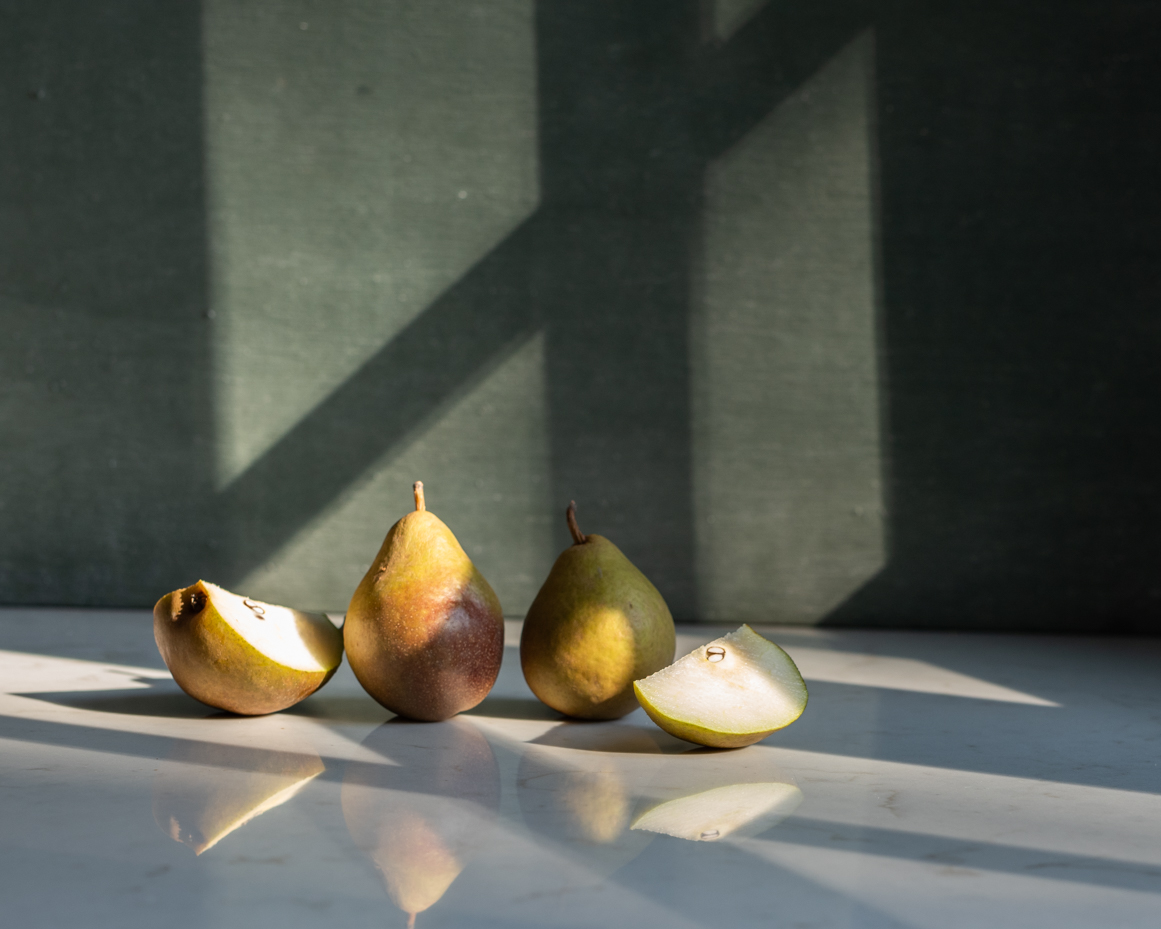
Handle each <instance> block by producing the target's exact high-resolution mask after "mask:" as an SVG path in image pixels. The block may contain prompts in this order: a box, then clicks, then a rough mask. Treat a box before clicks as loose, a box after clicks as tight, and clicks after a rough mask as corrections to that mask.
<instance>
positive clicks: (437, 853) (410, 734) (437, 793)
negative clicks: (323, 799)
mask: <svg viewBox="0 0 1161 929" xmlns="http://www.w3.org/2000/svg"><path fill="white" fill-rule="evenodd" d="M363 747H364V748H365V749H368V750H369V752H368V755H369V757H370V758H372V759H375V756H376V755H378V756H381V757H380V758H378V759H375V760H356V761H350V762H348V763H347V767H346V772H345V773H344V775H343V787H342V794H341V803H342V809H343V818H344V819H345V820H346V823H347V831H348V832H350V834H351V838H352V839H353V840H354V842H355V844H356V845H358V846H359V848H361V849H362V850H363V852H364V853H365V854H366V855H367V856H368V857H369V858H370V859H371V861H372V862H373V863H374V865H375V867H376V868H377V869H378V871H379V873H380V875H381V876H382V878H383V883H384V886H385V888H386V890H387V895H388V896H389V897H390V898H391V901H392V902H393V903H394V904H395V905H396V906H397V907H399V909H401V910H403V912H405V913H407V914H408V917H409V919H408V925H413V924H414V921H415V914H416V913H422V912H423V911H424V910H427V909H429V908H430V907H431V906H433V905H434V904H435V903H437V902H438V901H439V900H440V899H441V898H442V897H443V895H444V894H445V893H446V892H447V890H448V888H449V887H450V886H451V885H452V883H453V882H454V881H455V879H456V878H457V877H459V875H460V873H461V872H462V871H463V869H464V868H465V867H466V866H467V864H468V863H469V862H470V860H471V859H472V858H474V857H475V856H476V855H477V854H479V853H480V852H481V851H482V850H484V849H485V848H487V847H488V844H489V838H490V835H491V831H492V828H493V823H494V820H495V817H496V811H497V809H498V808H499V806H500V771H499V767H498V766H497V764H496V759H495V756H494V755H493V754H492V749H491V746H489V745H488V742H487V740H486V739H485V738H484V737H483V736H482V735H481V734H480V732H479V730H478V729H476V728H475V726H473V725H472V724H471V723H469V722H468V721H467V720H465V719H454V720H449V721H447V722H443V723H439V724H437V725H434V726H422V727H420V726H418V725H416V724H415V723H410V722H406V721H403V720H391V721H390V722H387V723H384V724H383V725H382V726H380V727H379V728H378V729H375V730H374V731H373V732H372V733H371V734H370V735H369V736H368V737H367V738H366V739H365V740H364V742H363Z"/></svg>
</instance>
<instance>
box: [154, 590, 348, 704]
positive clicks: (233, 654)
mask: <svg viewBox="0 0 1161 929" xmlns="http://www.w3.org/2000/svg"><path fill="white" fill-rule="evenodd" d="M153 636H154V638H155V639H156V640H157V648H158V651H160V652H161V657H162V658H163V659H164V660H165V664H166V666H167V667H168V668H169V672H170V674H172V675H173V679H174V680H175V681H176V682H177V684H178V686H179V687H181V689H182V690H184V691H185V692H186V693H187V694H189V695H190V696H191V697H193V698H194V699H195V700H200V701H201V702H202V703H206V704H208V705H209V706H212V707H217V708H218V709H220V710H228V711H229V712H231V713H239V714H242V715H245V716H260V715H263V714H265V713H275V712H277V711H278V710H284V709H286V708H287V707H288V706H294V704H296V703H298V702H299V701H300V700H302V699H304V698H305V697H308V696H310V695H311V694H312V693H314V692H315V691H316V690H318V689H319V688H320V687H322V685H323V684H325V683H326V682H327V681H328V680H330V678H331V675H333V674H334V673H335V671H336V670H337V669H338V667H339V664H340V663H341V662H342V659H343V635H342V633H341V632H340V631H339V630H338V629H337V628H336V627H335V625H334V623H332V622H331V621H330V620H329V619H327V617H326V615H325V614H322V613H304V612H302V611H300V610H292V609H290V608H288V607H281V606H276V605H275V604H271V603H263V602H262V601H260V600H250V599H248V598H243V597H240V596H238V595H237V594H233V593H230V592H229V591H228V590H224V589H223V588H221V587H218V586H217V585H216V584H210V583H208V582H207V581H198V582H197V583H196V584H193V585H191V586H189V587H186V588H183V589H181V590H175V591H172V592H171V593H168V594H166V595H165V596H164V597H162V598H161V599H160V600H158V601H157V604H156V606H154V608H153Z"/></svg>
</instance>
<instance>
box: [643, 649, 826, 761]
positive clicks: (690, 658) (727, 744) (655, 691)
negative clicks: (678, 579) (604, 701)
mask: <svg viewBox="0 0 1161 929" xmlns="http://www.w3.org/2000/svg"><path fill="white" fill-rule="evenodd" d="M633 688H634V690H635V691H636V694H637V699H638V700H639V701H640V702H641V706H642V707H644V708H645V712H646V713H648V714H649V718H650V719H652V720H653V721H654V722H655V723H657V725H658V726H660V727H661V728H662V729H664V730H665V731H666V732H668V733H669V734H670V735H675V736H677V737H678V738H679V739H686V740H687V741H689V742H695V743H697V744H698V745H707V746H709V747H711V748H741V747H742V746H744V745H751V744H753V743H754V742H757V741H759V740H760V739H764V738H765V737H766V736H768V735H770V733H772V732H774V731H776V730H778V729H782V728H783V727H785V726H789V725H790V724H791V723H792V722H794V721H795V720H796V719H798V717H799V716H801V715H802V711H803V710H804V709H806V696H807V694H806V683H805V682H804V681H803V680H802V675H801V674H799V673H798V668H797V666H795V664H794V661H793V659H791V657H790V656H789V655H787V654H786V652H784V651H782V649H780V648H779V647H778V646H777V645H775V644H774V643H773V642H771V641H770V640H769V639H764V638H762V636H760V635H758V633H756V632H755V631H754V630H753V629H751V628H750V627H749V626H742V627H741V628H739V629H738V630H737V631H736V632H731V633H730V634H729V635H724V636H722V637H721V638H720V639H715V640H714V641H712V642H710V643H708V644H706V645H703V646H701V647H700V648H696V649H694V650H693V651H692V652H690V653H689V654H688V655H686V656H685V657H684V658H682V659H680V660H679V661H675V662H674V663H673V664H671V665H670V666H669V667H668V668H664V669H663V670H661V671H658V672H657V673H656V674H652V675H650V676H649V677H647V678H645V679H644V680H639V681H636V682H635V683H634V684H633Z"/></svg>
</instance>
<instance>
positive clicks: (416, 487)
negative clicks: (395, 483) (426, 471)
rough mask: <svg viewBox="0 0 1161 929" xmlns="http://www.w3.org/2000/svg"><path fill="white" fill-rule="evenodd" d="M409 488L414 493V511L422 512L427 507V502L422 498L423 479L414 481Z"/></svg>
mask: <svg viewBox="0 0 1161 929" xmlns="http://www.w3.org/2000/svg"><path fill="white" fill-rule="evenodd" d="M411 490H412V492H413V493H414V494H415V512H417V513H422V512H423V511H424V510H426V509H427V503H426V501H424V499H423V481H416V482H415V483H414V484H412V485H411Z"/></svg>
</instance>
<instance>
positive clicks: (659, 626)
mask: <svg viewBox="0 0 1161 929" xmlns="http://www.w3.org/2000/svg"><path fill="white" fill-rule="evenodd" d="M565 515H566V519H567V520H568V526H569V531H570V532H571V533H572V537H573V540H574V542H575V544H574V545H573V546H572V547H571V548H568V549H566V550H565V551H563V552H562V553H561V554H560V557H559V558H557V559H556V564H554V565H553V566H552V570H551V571H550V572H549V573H548V578H547V579H546V580H545V582H544V586H543V587H541V588H540V592H539V593H538V594H537V595H536V599H535V600H534V601H533V602H532V606H531V607H530V608H529V610H528V615H527V616H526V617H525V619H524V631H523V632H522V634H521V636H520V665H521V667H522V668H523V671H524V679H525V680H526V681H527V682H528V686H529V687H530V688H531V689H532V692H533V693H534V694H536V696H537V697H539V698H540V699H541V700H542V701H544V702H545V703H546V704H548V705H549V706H550V707H552V708H553V709H554V710H559V711H560V712H561V713H565V714H567V715H568V716H575V717H577V718H580V719H617V718H619V717H621V716H624V715H625V714H626V713H629V712H631V711H633V710H634V709H636V708H637V698H636V697H635V696H634V695H633V681H634V680H639V679H640V677H641V675H642V674H643V673H644V674H646V675H648V674H653V673H654V672H656V671H660V670H661V669H662V668H664V667H665V666H667V665H668V664H669V663H670V662H671V661H673V652H674V649H675V648H676V645H677V634H676V631H675V630H674V628H673V617H672V616H671V615H670V614H669V607H667V606H666V605H665V600H664V599H662V597H661V594H660V593H658V591H657V588H656V587H654V586H653V585H652V584H651V583H650V582H649V579H648V578H647V577H645V575H644V574H642V573H641V572H640V571H638V570H637V568H636V567H634V565H633V563H632V562H631V561H629V559H628V558H626V557H625V556H624V555H623V554H622V553H621V550H620V549H619V548H617V546H615V545H614V544H613V543H612V542H610V541H609V540H608V539H606V538H604V537H602V536H599V535H588V536H586V535H584V534H583V533H582V532H581V531H580V528H579V527H578V526H577V523H576V503H570V504H569V507H568V510H567V511H566V514H565ZM348 649H349V646H348ZM646 669H648V670H646Z"/></svg>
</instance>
